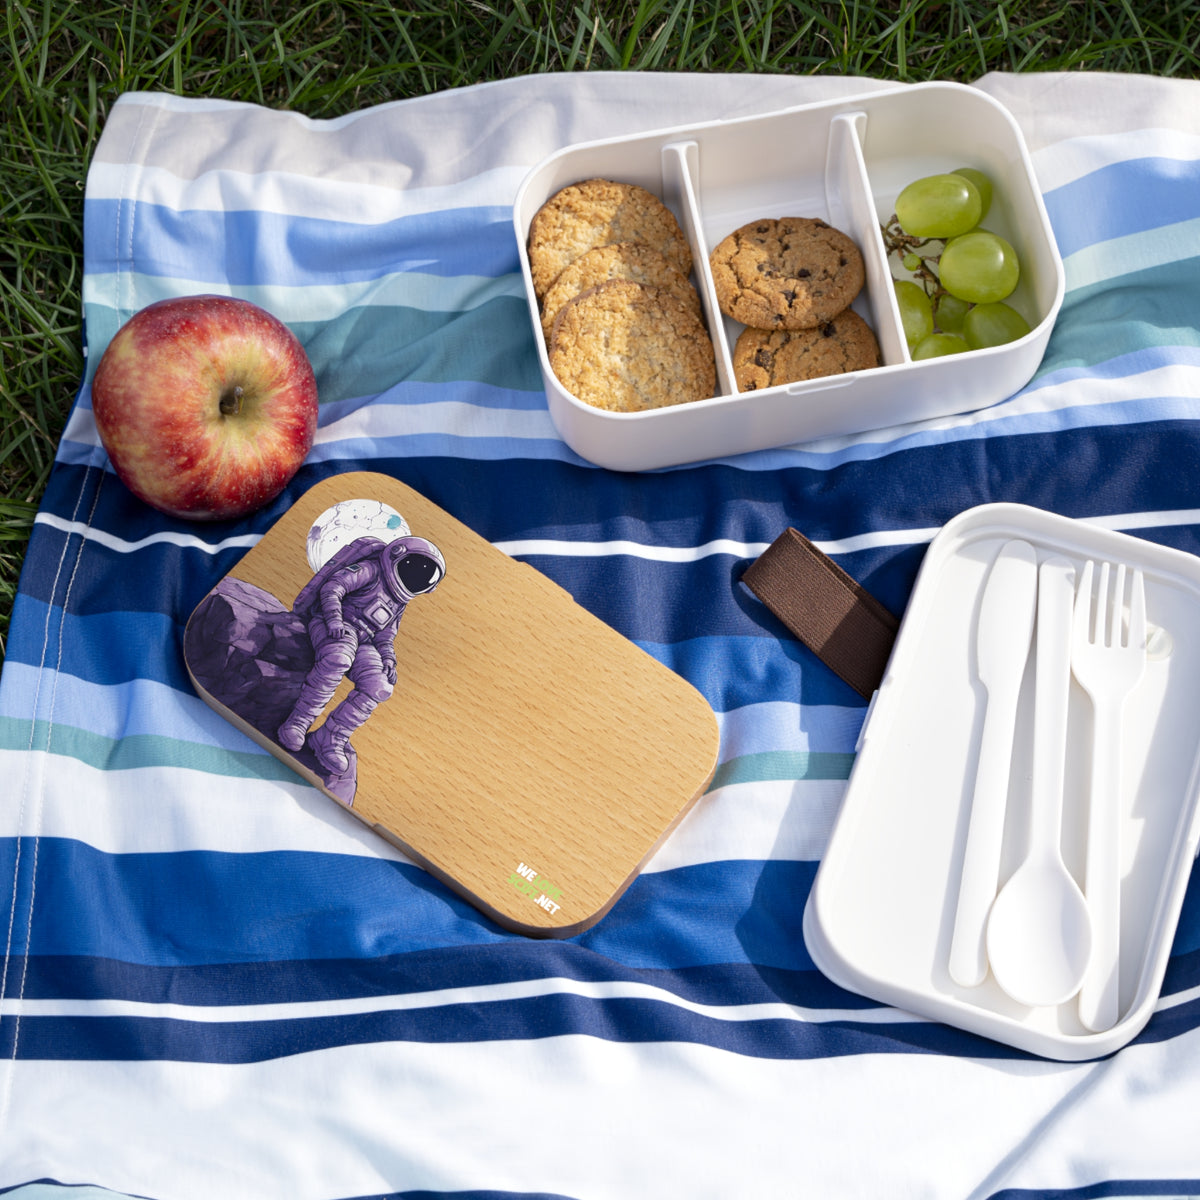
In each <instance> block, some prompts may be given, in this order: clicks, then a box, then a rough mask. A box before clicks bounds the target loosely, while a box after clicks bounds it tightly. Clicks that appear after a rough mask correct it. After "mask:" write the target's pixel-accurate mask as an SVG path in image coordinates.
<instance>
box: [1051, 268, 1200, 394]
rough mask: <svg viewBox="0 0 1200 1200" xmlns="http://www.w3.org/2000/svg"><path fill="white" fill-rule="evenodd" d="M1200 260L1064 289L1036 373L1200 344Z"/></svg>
mask: <svg viewBox="0 0 1200 1200" xmlns="http://www.w3.org/2000/svg"><path fill="white" fill-rule="evenodd" d="M1198 312H1200V258H1190V259H1184V260H1182V261H1180V262H1173V263H1164V264H1163V265H1161V266H1156V267H1148V268H1146V269H1145V270H1143V271H1131V272H1130V273H1129V274H1128V275H1121V276H1119V277H1117V278H1116V279H1106V280H1104V281H1102V282H1100V283H1094V284H1089V285H1087V286H1086V287H1081V288H1076V289H1075V290H1074V291H1071V292H1068V293H1067V296H1066V298H1065V299H1064V301H1063V306H1062V310H1061V312H1060V313H1059V316H1058V320H1057V321H1056V322H1055V326H1054V332H1053V334H1051V336H1050V343H1049V345H1048V346H1047V347H1046V355H1045V357H1044V358H1043V360H1042V364H1041V367H1040V368H1039V370H1038V377H1039V378H1040V377H1042V376H1045V375H1048V374H1050V373H1051V372H1053V371H1061V370H1064V369H1066V368H1069V367H1095V366H1097V365H1098V364H1100V363H1104V362H1108V361H1109V360H1111V359H1116V358H1120V357H1121V356H1122V355H1129V354H1134V353H1136V352H1137V351H1139V350H1146V349H1151V348H1156V347H1162V346H1190V347H1193V348H1194V347H1200V329H1197V325H1196V314H1197V313H1198Z"/></svg>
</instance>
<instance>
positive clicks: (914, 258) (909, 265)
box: [904, 254, 921, 271]
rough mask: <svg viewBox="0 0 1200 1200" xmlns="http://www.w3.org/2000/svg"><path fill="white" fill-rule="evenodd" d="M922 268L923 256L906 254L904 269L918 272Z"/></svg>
mask: <svg viewBox="0 0 1200 1200" xmlns="http://www.w3.org/2000/svg"><path fill="white" fill-rule="evenodd" d="M920 266H921V256H920V255H919V254H906V255H905V256H904V269H905V270H906V271H916V270H918V269H919V268H920Z"/></svg>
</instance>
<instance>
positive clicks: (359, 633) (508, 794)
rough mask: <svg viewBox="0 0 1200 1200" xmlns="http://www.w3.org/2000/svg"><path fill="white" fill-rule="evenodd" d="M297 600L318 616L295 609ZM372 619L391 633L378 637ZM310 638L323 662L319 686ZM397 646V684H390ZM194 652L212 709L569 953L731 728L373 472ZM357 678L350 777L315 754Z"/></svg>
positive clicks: (342, 493)
mask: <svg viewBox="0 0 1200 1200" xmlns="http://www.w3.org/2000/svg"><path fill="white" fill-rule="evenodd" d="M360 531H362V532H361V533H360ZM405 538H407V540H405ZM360 539H374V540H360ZM393 543H395V544H394V545H393ZM428 543H431V544H432V546H433V547H434V548H435V549H434V550H433V551H429V550H428V548H427V544H428ZM310 544H311V549H310ZM388 546H391V549H390V550H388V549H387V548H386V547H388ZM339 548H341V553H340V555H339V556H338V558H339V561H338V562H336V563H329V556H330V555H331V554H333V553H334V552H335V551H337V550H338V549H339ZM410 551H411V553H414V554H417V555H420V554H422V553H423V554H425V555H426V558H427V561H425V562H424V564H423V565H424V568H425V573H426V576H428V575H429V574H430V573H432V575H433V576H434V577H435V583H436V586H435V587H433V589H432V590H431V591H429V592H428V594H419V593H418V594H415V595H412V596H411V597H410V596H409V594H408V593H406V592H405V591H404V590H403V588H404V585H403V584H401V585H400V588H399V593H397V588H396V585H395V582H394V577H395V575H396V573H398V572H399V571H400V570H401V569H400V568H393V575H394V577H393V582H392V584H391V590H390V591H388V590H387V586H386V585H387V579H386V578H385V577H386V576H387V573H388V564H390V563H395V562H396V561H397V559H398V558H400V557H403V556H404V555H405V554H407V553H409V552H410ZM310 554H311V555H312V558H311V559H310ZM438 554H440V556H441V559H442V560H443V561H444V572H441V573H440V575H439V571H438V568H437V567H436V566H431V562H432V560H433V559H434V558H436V557H437V555H438ZM323 560H324V561H323ZM372 564H374V565H372ZM339 572H340V573H339ZM318 574H320V575H322V578H321V579H317V578H316V576H317V575H318ZM335 575H337V576H338V577H337V578H336V579H335V578H334V576H335ZM423 578H424V577H423ZM310 583H311V586H308V585H310ZM355 588H357V589H358V590H357V591H355V590H354V589H355ZM373 588H374V589H375V591H377V592H378V593H379V597H380V598H381V599H380V601H379V603H378V604H375V602H374V600H373V599H372V597H373V596H374V594H375V593H374V592H373V591H372V589H373ZM302 592H303V593H304V594H303V596H302V595H301V594H302ZM397 594H399V596H400V597H401V601H400V608H401V610H402V617H401V618H400V619H399V624H398V626H397V625H396V619H397V618H396V617H395V616H394V610H395V608H396V606H397V599H396V597H397ZM298 598H300V600H301V603H302V607H303V608H305V609H306V610H307V615H305V613H303V612H293V611H292V606H293V605H294V604H296V603H297V600H298ZM405 602H406V604H405ZM340 605H344V606H345V610H344V611H345V613H346V614H347V624H348V625H352V626H354V630H355V632H354V633H353V634H346V635H344V636H343V637H342V638H340V639H335V640H337V641H338V644H337V645H336V646H335V647H333V648H332V649H331V648H330V647H329V645H328V642H327V641H326V630H327V626H326V624H325V621H324V617H323V616H322V615H321V614H322V613H325V614H326V615H328V613H329V611H330V609H331V606H333V607H334V608H337V607H338V606H340ZM389 606H390V610H391V611H392V613H393V615H392V617H391V623H390V625H389V624H388V614H389ZM367 610H371V612H370V613H368V612H367ZM372 621H375V622H378V623H379V625H380V627H381V629H382V630H383V632H382V633H380V634H378V635H377V636H375V637H374V639H372V637H371V636H370V632H369V631H370V629H371V628H373V626H372V625H371V622H372ZM356 622H357V623H356ZM314 626H315V627H316V630H317V632H316V633H310V629H311V628H312V627H314ZM314 642H316V643H318V644H321V645H323V646H324V654H325V655H326V656H327V657H326V658H325V661H324V664H323V665H322V666H321V667H319V668H318V669H317V670H316V672H315V674H314V672H313V667H314V663H315V661H316V657H317V655H316V653H315V651H314ZM368 643H372V644H368ZM388 645H390V646H392V647H394V654H395V669H394V675H395V684H394V688H391V687H388V686H387V685H386V684H381V676H386V675H387V668H388V665H389V664H388V662H387V658H388V650H387V646H388ZM381 646H382V647H383V648H382V650H381V649H380V647H381ZM331 654H332V657H328V656H329V655H331ZM339 654H340V655H341V656H342V657H341V659H340V660H339V658H338V655H339ZM351 655H353V662H352V663H351V665H350V667H349V671H348V677H346V678H341V681H340V683H338V684H337V688H336V691H335V693H334V695H333V698H332V699H331V700H329V701H328V703H326V704H325V705H324V706H323V709H322V710H321V711H322V716H319V717H316V718H315V719H314V720H313V721H312V723H311V726H310V732H309V733H308V735H307V740H306V741H305V743H304V745H303V746H302V747H301V748H300V749H299V750H290V749H288V748H286V747H285V746H284V745H283V744H281V742H280V740H279V732H278V731H279V729H280V726H281V724H282V723H283V722H284V721H285V720H286V719H287V717H288V714H289V713H293V714H294V713H295V711H296V710H297V709H299V708H302V707H303V702H302V701H301V700H300V699H299V697H300V694H301V693H303V694H304V696H305V697H306V698H308V701H309V702H310V703H311V697H312V695H314V694H315V693H316V692H317V691H319V690H320V689H319V688H317V687H316V686H315V682H314V681H315V680H316V676H321V677H322V678H323V679H324V680H325V681H326V683H328V680H329V679H330V678H331V676H330V672H331V671H333V672H340V671H341V670H342V669H343V668H344V667H345V665H346V663H347V661H348V660H349V659H350V657H351ZM184 657H185V660H186V662H187V667H188V671H189V673H190V674H191V677H192V681H193V683H194V684H195V686H196V689H197V691H198V692H199V694H200V695H201V696H202V697H203V698H204V699H205V700H206V701H207V702H208V703H209V704H210V705H212V707H213V708H214V709H216V710H217V711H218V712H220V713H221V714H222V715H223V716H225V717H226V718H227V719H228V720H230V721H231V722H232V723H233V724H234V725H236V726H237V727H238V728H240V729H241V730H243V731H244V732H245V733H247V734H248V735H249V736H250V737H252V738H253V739H254V740H255V741H256V742H258V743H259V744H260V745H262V746H264V747H265V748H266V749H267V750H269V751H270V752H271V753H272V754H274V755H275V756H276V757H278V758H280V759H282V760H283V761H284V762H286V763H288V764H289V765H290V766H292V767H293V768H294V769H295V770H297V771H298V772H299V773H300V774H301V775H302V776H304V777H305V778H306V779H308V780H309V781H310V782H311V783H312V784H314V785H315V786H316V787H318V788H320V789H321V790H322V791H324V792H325V793H326V794H327V795H329V796H330V797H332V798H333V799H335V800H337V801H338V802H339V803H341V804H343V805H344V806H346V807H348V808H349V810H350V811H351V812H352V813H354V814H355V815H356V816H357V817H358V818H360V819H361V820H362V821H364V822H366V823H367V824H368V825H369V826H371V827H373V828H374V829H375V830H376V831H377V832H378V833H380V834H381V835H383V836H384V837H386V838H387V839H388V840H389V841H391V842H393V843H394V844H396V845H397V846H399V847H400V848H401V849H402V850H404V851H405V853H407V854H408V855H409V856H410V857H411V858H412V859H413V860H414V861H416V862H418V863H420V864H421V865H422V866H423V867H425V868H426V869H427V870H429V871H430V872H431V873H432V874H433V875H434V876H436V877H437V878H438V879H440V880H441V881H442V882H444V883H445V884H447V885H448V886H449V887H451V888H452V889H454V891H456V892H457V893H459V894H460V895H462V896H463V897H464V898H465V899H466V900H468V901H469V902H470V903H471V904H473V905H475V906H476V907H477V908H479V909H480V910H481V911H483V912H484V913H486V914H487V915H488V916H489V917H491V918H493V919H494V920H495V921H497V922H498V923H499V924H500V925H502V926H504V927H506V928H508V929H511V930H514V931H516V932H519V933H523V934H529V935H538V936H553V937H567V936H571V935H573V934H576V933H579V932H581V931H582V930H584V929H586V928H588V927H589V926H590V925H592V924H594V923H595V922H596V921H597V920H599V919H600V917H602V916H603V915H604V914H605V913H606V912H607V911H608V910H609V909H610V908H611V907H612V905H613V903H614V902H615V901H616V899H617V898H618V897H619V896H620V895H621V893H622V892H623V891H624V890H625V889H626V887H628V886H629V884H630V882H631V881H632V880H633V878H634V877H635V876H636V874H637V872H638V871H639V870H640V869H641V867H642V865H643V864H644V863H645V862H646V860H647V859H648V858H649V857H650V856H651V855H652V854H653V853H654V851H655V849H656V848H657V847H658V846H659V845H660V844H661V843H662V842H663V840H664V839H665V838H666V836H667V835H668V833H669V832H670V831H671V830H672V829H673V828H674V827H675V825H676V824H677V823H678V822H679V820H680V819H681V818H682V817H683V815H684V814H685V813H686V812H687V810H688V809H689V808H690V807H691V805H692V804H693V802H694V801H695V800H696V799H697V798H698V797H699V796H700V794H701V793H702V792H703V790H704V788H705V787H706V785H707V784H708V782H709V780H710V779H711V777H712V774H713V771H714V769H715V767H716V759H717V748H718V731H717V723H716V718H715V716H714V715H713V712H712V710H711V708H710V707H709V705H708V703H707V702H706V701H705V700H704V698H703V697H702V696H701V695H700V693H699V692H698V691H697V690H696V689H695V688H694V687H692V686H691V684H689V683H687V682H686V681H685V680H683V679H682V678H681V677H680V676H678V675H676V674H675V673H674V672H672V671H671V670H669V669H668V668H667V667H665V666H663V665H662V664H661V663H659V662H657V661H656V660H655V659H654V658H652V657H651V656H650V655H649V654H647V653H646V652H645V651H643V650H641V649H640V648H639V647H637V646H635V645H634V644H633V643H632V642H631V641H629V640H628V639H626V638H624V637H622V636H621V635H620V634H618V633H617V632H616V631H615V630H613V629H612V628H611V627H609V626H608V625H606V624H605V623H604V622H603V621H601V620H599V619H598V618H596V617H595V616H593V615H592V614H591V613H589V612H588V611H587V610H586V609H584V608H582V607H581V606H580V605H579V604H577V603H576V602H575V601H574V600H573V599H572V597H571V596H570V595H569V594H568V593H567V592H566V591H564V590H563V589H562V588H560V587H559V586H558V585H557V584H555V583H553V582H552V581H551V580H550V579H548V578H547V577H546V576H544V575H542V574H541V573H540V572H538V571H537V570H535V569H534V568H532V567H530V566H528V565H525V564H522V563H519V562H517V561H516V560H514V559H512V558H509V557H508V556H507V555H506V554H504V553H502V552H501V551H499V550H497V549H496V548H495V547H494V546H492V545H491V544H490V543H489V542H487V541H485V540H484V539H483V538H481V537H480V536H479V535H478V534H476V533H474V532H473V531H472V530H470V529H468V528H467V527H466V526H465V525H463V524H462V523H461V522H459V521H457V520H456V519H455V518H453V517H451V516H450V515H449V514H448V513H447V512H445V511H444V510H443V509H441V508H439V507H438V506H437V505H435V504H433V503H431V502H430V501H429V500H427V499H426V498H425V497H423V496H421V495H420V494H419V493H417V492H416V491H414V490H413V489H411V488H409V487H407V486H406V485H405V484H402V483H400V482H399V481H397V480H395V479H392V478H390V477H389V476H385V475H380V474H375V473H372V472H353V473H349V474H343V475H337V476H334V477H332V478H330V479H327V480H324V481H323V482H321V483H319V484H317V485H315V486H314V487H313V488H311V489H310V490H309V491H308V492H306V493H305V494H304V495H303V496H301V497H300V499H299V500H297V501H296V503H295V504H294V505H293V506H292V507H291V508H290V509H289V510H288V512H287V513H286V514H285V515H284V516H283V517H282V518H280V520H279V521H278V522H277V523H276V524H275V525H274V526H273V527H272V528H271V529H270V530H269V531H268V532H267V534H266V535H265V536H264V537H263V538H262V540H261V541H260V542H259V543H258V544H257V545H255V546H254V547H253V548H252V549H251V550H250V551H249V552H248V553H247V554H246V555H245V557H244V558H242V559H241V561H240V562H238V564H237V565H236V566H235V567H234V569H233V570H232V571H230V572H229V574H228V575H227V576H226V577H225V578H224V579H223V580H222V581H221V582H220V583H219V584H218V585H217V586H216V587H215V588H214V589H213V590H212V591H211V592H210V593H209V594H208V595H207V596H206V597H205V598H204V600H203V601H201V603H200V605H199V606H198V607H197V608H196V610H195V612H194V613H193V614H192V617H191V619H190V620H189V622H188V626H187V630H186V633H185V635H184ZM310 676H313V680H310V682H309V684H308V690H307V691H305V690H304V689H305V686H306V683H305V681H306V679H309V677H310ZM351 680H354V682H355V690H357V691H358V692H359V696H358V697H357V698H356V700H355V701H354V702H353V703H352V704H351V705H350V706H349V707H348V708H347V709H344V710H343V712H344V713H345V712H350V711H351V710H356V711H357V717H356V718H355V719H358V720H360V721H361V723H360V724H358V725H357V726H355V727H353V728H352V730H351V731H350V732H349V734H348V738H347V739H346V740H345V745H344V748H343V752H342V758H341V761H345V762H347V763H348V767H347V769H346V770H344V771H341V772H340V773H339V772H338V771H337V770H336V769H334V768H332V767H330V765H329V761H330V756H329V754H328V752H325V761H322V760H321V759H319V758H318V757H317V755H316V754H315V753H314V752H313V744H314V741H313V733H315V732H316V731H317V730H318V729H319V727H320V726H321V724H322V721H323V720H324V718H325V717H326V716H328V715H329V714H330V713H332V712H333V710H334V709H335V708H336V707H337V706H338V705H339V704H340V703H341V702H342V701H344V700H345V699H346V697H347V696H348V695H349V694H350V691H351ZM388 692H390V693H391V694H390V695H388V694H387V693H388ZM372 695H373V696H374V697H375V699H374V701H373V703H374V707H373V710H372V711H370V712H369V713H368V714H367V715H366V716H365V717H364V716H363V709H365V708H367V707H369V706H370V705H371V704H372V700H370V699H368V697H371V696H372ZM360 700H361V701H363V703H362V704H359V701H360ZM356 706H357V707H356ZM339 720H341V718H339ZM294 721H295V718H294V716H293V723H294ZM344 723H345V722H343V724H344ZM334 724H336V722H335V723H334ZM331 728H333V725H331ZM292 740H293V741H294V740H295V737H294V735H293V738H292ZM317 741H320V738H318V739H317ZM332 757H333V759H334V760H335V761H336V760H337V754H336V753H335V754H334V755H333V756H332Z"/></svg>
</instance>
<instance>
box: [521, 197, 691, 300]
mask: <svg viewBox="0 0 1200 1200" xmlns="http://www.w3.org/2000/svg"><path fill="white" fill-rule="evenodd" d="M610 242H645V243H646V244H647V245H649V246H652V247H653V248H654V249H655V250H657V251H658V252H659V253H660V254H663V255H665V256H666V257H667V258H669V259H671V261H672V262H674V263H675V264H676V266H678V267H679V269H680V271H682V272H683V274H684V275H689V274H691V270H692V252H691V250H690V249H689V248H688V243H687V238H686V237H684V235H683V230H682V229H680V227H679V222H678V221H677V220H676V219H675V216H674V214H673V213H672V212H671V210H670V209H669V208H667V206H666V205H665V204H663V202H662V201H661V200H660V199H659V198H658V197H657V196H655V195H654V194H653V193H651V192H648V191H646V189H645V188H643V187H639V186H638V185H637V184H634V183H615V182H613V181H612V180H610V179H586V180H584V181H583V182H582V183H573V184H571V185H570V186H568V187H565V188H563V189H562V190H561V191H559V192H556V193H555V194H554V195H553V196H551V197H550V199H549V200H547V201H546V203H545V204H543V205H542V207H541V208H540V209H538V211H537V212H536V213H535V214H534V217H533V220H532V221H531V222H530V223H529V270H530V273H531V274H532V276H533V288H534V291H535V292H536V293H537V296H538V299H539V300H540V299H541V298H542V297H543V296H544V295H545V294H546V291H547V289H548V288H549V287H550V285H551V284H552V283H553V282H554V281H555V279H557V278H558V276H559V273H560V272H561V271H562V270H563V268H565V267H566V266H568V265H569V264H570V263H572V262H574V261H575V259H577V258H579V257H580V256H581V255H583V254H585V253H587V251H589V250H591V249H593V248H594V247H596V246H604V245H607V244H608V243H610Z"/></svg>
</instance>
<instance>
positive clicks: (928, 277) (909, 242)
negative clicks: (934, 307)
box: [880, 213, 946, 300]
mask: <svg viewBox="0 0 1200 1200" xmlns="http://www.w3.org/2000/svg"><path fill="white" fill-rule="evenodd" d="M880 230H881V232H882V233H883V245H884V249H886V250H887V252H888V255H889V256H890V255H893V254H895V255H896V256H897V257H898V258H899V259H900V261H901V262H902V263H904V267H905V270H907V271H910V272H911V274H912V275H913V276H914V278H915V280H916V281H917V282H919V283H920V285H921V287H922V288H924V289H925V294H926V295H927V296H928V297H929V298H930V300H936V299H937V298H938V297H939V296H940V295H942V294H943V293H944V292H945V290H946V289H945V288H943V287H942V281H941V279H939V278H938V274H937V270H936V265H937V263H938V261H939V260H940V258H941V257H942V249H943V248H944V246H945V242H944V241H943V240H942V239H941V238H920V237H914V236H913V235H912V234H911V233H905V232H904V230H903V229H902V228H901V227H900V222H899V221H898V220H897V219H896V214H895V213H893V214H892V216H891V218H890V219H889V220H888V223H887V224H886V225H881V226H880ZM931 244H933V245H936V247H937V249H936V252H933V253H929V252H926V253H923V251H924V250H925V247H927V246H929V245H931ZM910 257H912V258H916V259H917V260H918V263H917V265H916V266H915V267H910V266H909V265H908V263H907V262H905V260H906V259H908V258H910Z"/></svg>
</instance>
